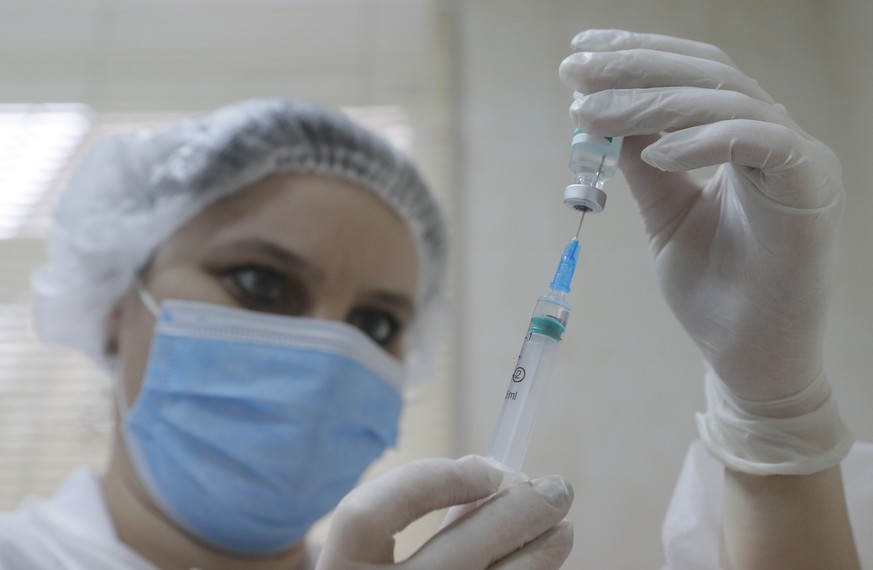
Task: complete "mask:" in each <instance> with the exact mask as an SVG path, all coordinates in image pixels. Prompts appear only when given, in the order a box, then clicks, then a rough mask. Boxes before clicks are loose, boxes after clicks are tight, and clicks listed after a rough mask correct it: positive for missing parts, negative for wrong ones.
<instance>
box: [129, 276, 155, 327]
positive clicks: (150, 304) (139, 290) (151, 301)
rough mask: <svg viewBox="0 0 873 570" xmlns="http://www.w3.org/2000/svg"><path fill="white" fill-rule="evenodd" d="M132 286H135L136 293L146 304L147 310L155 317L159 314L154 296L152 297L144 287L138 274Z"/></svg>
mask: <svg viewBox="0 0 873 570" xmlns="http://www.w3.org/2000/svg"><path fill="white" fill-rule="evenodd" d="M133 286H134V287H135V288H136V294H137V295H139V299H140V301H142V304H143V305H145V306H146V309H148V310H149V312H150V313H151V314H152V316H153V317H155V318H157V317H158V315H159V314H161V308H160V307H158V303H157V302H156V301H155V298H154V297H152V294H151V293H149V290H148V289H146V287H145V283H143V282H142V279H141V278H140V277H139V276H138V275H137V277H136V280H135V281H134V284H133Z"/></svg>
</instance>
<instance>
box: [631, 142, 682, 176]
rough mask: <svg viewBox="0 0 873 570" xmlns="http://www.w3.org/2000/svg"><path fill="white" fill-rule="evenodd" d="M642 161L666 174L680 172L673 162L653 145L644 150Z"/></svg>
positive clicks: (641, 156)
mask: <svg viewBox="0 0 873 570" xmlns="http://www.w3.org/2000/svg"><path fill="white" fill-rule="evenodd" d="M640 159H641V160H642V161H643V162H645V163H646V164H648V165H649V166H651V167H654V168H657V169H658V170H662V171H664V172H674V171H676V170H679V169H678V168H677V167H676V164H675V163H674V162H673V160H672V159H671V158H670V157H669V156H668V155H667V154H666V153H665V152H664V151H663V150H661V149H660V148H658V147H656V146H654V145H652V146H648V147H646V148H644V149H643V151H642V152H641V153H640Z"/></svg>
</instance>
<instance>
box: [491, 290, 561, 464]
mask: <svg viewBox="0 0 873 570" xmlns="http://www.w3.org/2000/svg"><path fill="white" fill-rule="evenodd" d="M569 317H570V306H569V305H568V304H567V303H566V301H565V300H564V295H563V294H560V293H556V292H555V291H552V292H550V293H549V294H548V295H545V296H543V297H540V298H539V299H538V301H537V305H536V309H535V310H534V315H533V318H532V319H531V322H530V326H529V327H528V332H527V336H526V337H525V339H524V342H523V343H522V345H521V352H520V353H519V355H518V361H517V362H516V364H515V370H513V373H512V378H511V379H510V381H509V387H508V388H507V390H506V394H505V396H504V399H503V408H502V409H501V411H500V417H499V419H498V420H497V427H496V428H495V429H494V435H493V436H492V438H491V444H490V445H489V446H488V457H490V458H492V459H495V460H497V461H498V462H500V463H502V464H503V465H505V466H506V467H509V468H510V469H512V470H515V471H519V472H521V471H522V465H523V464H524V456H525V454H526V453H527V448H528V445H529V444H530V439H531V435H532V434H533V427H534V423H535V422H536V418H537V410H538V408H539V404H540V401H541V400H542V397H543V394H545V392H546V389H547V387H548V383H549V379H550V378H551V375H552V368H553V366H554V364H555V357H556V356H557V354H558V346H560V344H561V335H562V334H563V332H564V328H565V327H566V325H567V319H568V318H569Z"/></svg>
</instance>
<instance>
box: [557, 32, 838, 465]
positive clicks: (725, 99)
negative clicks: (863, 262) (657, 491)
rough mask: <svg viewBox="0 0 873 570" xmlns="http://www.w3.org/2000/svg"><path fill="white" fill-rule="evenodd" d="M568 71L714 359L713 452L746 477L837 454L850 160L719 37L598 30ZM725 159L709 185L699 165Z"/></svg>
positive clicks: (710, 366)
mask: <svg viewBox="0 0 873 570" xmlns="http://www.w3.org/2000/svg"><path fill="white" fill-rule="evenodd" d="M572 46H573V50H574V51H575V52H577V53H574V54H573V55H571V56H569V57H567V58H566V59H565V60H564V61H563V63H562V64H561V67H560V75H561V78H562V79H563V80H564V82H565V83H567V84H568V85H569V86H570V87H572V88H573V89H574V90H576V91H578V92H581V93H585V94H586V95H585V96H582V95H579V97H578V99H577V100H576V101H574V102H573V104H572V106H571V108H570V114H571V117H572V118H573V120H574V121H575V123H576V125H577V126H578V127H579V128H580V129H582V130H584V131H586V132H590V133H593V134H600V135H607V136H625V137H626V138H625V141H624V147H623V150H622V156H621V161H620V167H621V169H622V170H623V172H624V174H625V177H626V178H627V180H628V182H629V184H630V186H631V189H632V191H633V195H634V197H635V198H636V200H637V201H638V203H639V207H640V211H641V213H642V216H643V220H644V223H645V227H646V232H647V234H648V236H649V241H650V251H651V255H652V259H653V262H654V267H655V272H656V275H657V279H658V281H659V284H660V287H661V289H662V291H663V293H664V296H665V297H666V299H667V302H668V304H669V305H670V307H671V309H672V310H673V312H674V313H675V315H676V316H677V318H678V319H679V321H680V322H681V323H682V325H683V326H684V327H685V329H686V330H687V331H688V333H689V334H690V335H691V337H692V338H693V339H694V341H695V343H696V344H697V346H698V347H699V348H700V350H701V351H702V353H703V356H704V359H705V362H706V365H707V385H706V388H707V401H708V407H709V409H708V412H707V413H706V414H704V415H701V416H699V417H698V427H699V429H700V432H701V436H702V438H703V439H704V441H705V442H706V443H707V445H708V447H709V449H710V451H712V452H713V453H714V454H715V455H716V456H718V457H719V458H720V459H721V460H722V461H724V462H725V463H726V464H727V465H728V466H730V467H732V468H734V469H738V470H741V471H746V472H749V473H757V474H769V473H784V474H800V473H810V472H815V471H818V470H821V469H824V468H826V467H829V466H831V465H834V464H835V463H837V462H839V460H840V459H842V457H843V456H844V455H845V454H846V453H847V452H848V448H849V445H850V444H851V439H850V437H849V436H848V434H847V432H846V430H845V428H844V427H843V425H842V423H841V422H840V421H839V416H838V414H837V411H836V408H835V405H834V404H833V401H832V399H831V393H830V387H829V385H828V383H827V381H826V379H825V376H824V370H823V357H822V353H823V336H824V330H825V318H826V300H827V297H828V282H829V270H830V265H829V264H830V253H831V249H832V243H833V239H834V233H835V232H834V231H835V228H836V225H837V220H838V217H839V213H840V209H841V206H842V202H843V193H844V191H843V187H842V184H841V182H840V165H839V162H838V161H837V159H836V157H835V156H834V154H833V153H832V152H831V151H830V149H828V148H827V147H826V146H825V145H824V144H822V143H821V142H819V141H818V140H816V139H814V138H813V137H811V136H810V135H809V134H807V133H805V132H804V131H803V130H802V129H801V128H800V127H799V126H798V125H797V124H796V123H795V122H794V121H793V120H792V119H791V117H789V116H788V114H787V113H786V110H785V108H784V107H783V106H781V105H778V104H776V103H774V101H773V99H771V98H770V96H769V95H767V93H765V92H764V91H763V90H762V89H761V87H760V86H759V85H758V83H757V82H756V81H754V80H753V79H750V78H749V77H747V76H746V75H744V74H743V73H742V72H741V71H739V70H738V69H737V68H736V66H735V65H734V63H733V62H732V61H731V60H730V58H728V57H727V56H726V55H725V54H724V53H723V52H722V51H721V50H719V49H718V48H716V47H714V46H710V45H706V44H701V43H698V42H693V41H690V40H683V39H677V38H671V37H667V36H659V35H649V34H635V33H631V32H624V31H617V30H589V31H586V32H582V33H581V34H579V35H577V36H576V37H575V38H574V39H573V42H572ZM713 165H721V166H719V168H718V169H717V171H716V172H715V174H714V175H713V176H712V177H711V178H709V179H708V180H700V179H699V178H696V177H694V176H692V175H690V174H689V173H688V172H687V171H690V170H693V169H697V168H701V167H707V166H713Z"/></svg>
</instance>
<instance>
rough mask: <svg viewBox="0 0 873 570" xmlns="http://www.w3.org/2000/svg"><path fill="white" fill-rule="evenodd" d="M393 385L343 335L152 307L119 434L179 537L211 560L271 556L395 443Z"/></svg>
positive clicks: (348, 334) (257, 317) (362, 339)
mask: <svg viewBox="0 0 873 570" xmlns="http://www.w3.org/2000/svg"><path fill="white" fill-rule="evenodd" d="M147 295H148V294H147V293H145V295H144V297H145V298H144V300H146V301H147V304H151V305H152V307H154V301H153V300H151V298H150V297H148V296H147ZM149 302H150V303H149ZM402 377H403V369H402V366H401V365H400V363H399V362H398V361H396V360H395V359H393V358H392V357H391V356H389V355H388V354H387V353H386V352H384V351H383V350H382V349H380V348H379V347H378V346H377V345H376V344H375V343H374V342H373V341H372V340H371V339H369V338H368V337H367V336H366V335H364V333H362V332H361V331H359V330H358V329H356V328H354V327H352V326H350V325H347V324H345V323H340V322H334V321H325V320H321V319H305V318H297V317H285V316H277V315H269V314H264V313H256V312H252V311H245V310H241V309H232V308H227V307H223V306H219V305H211V304H205V303H196V302H189V301H166V302H164V303H163V304H162V306H161V309H160V312H159V313H158V316H157V322H156V325H155V333H154V339H153V341H152V346H151V353H150V356H149V363H148V367H147V370H146V373H145V377H144V379H143V384H142V388H141V391H140V394H139V397H138V398H137V400H136V403H135V404H134V406H133V407H132V409H131V410H130V412H129V413H128V414H127V415H126V417H125V419H124V424H123V434H124V437H125V441H126V445H127V447H128V452H129V454H130V456H131V458H132V461H133V465H134V468H135V469H136V472H137V474H138V475H139V477H140V479H141V480H142V482H143V484H144V485H145V487H146V489H147V490H148V492H149V494H150V495H151V497H152V499H153V500H154V501H155V502H156V503H157V505H158V506H159V507H160V508H161V509H162V510H163V511H164V512H165V513H166V514H167V515H169V516H170V517H171V518H172V519H173V520H174V521H176V522H177V523H178V524H179V525H181V526H182V527H183V528H185V529H187V530H188V531H189V532H191V533H193V534H194V535H196V536H198V537H199V538H200V539H202V540H203V541H205V542H207V543H209V544H212V545H214V546H215V547H218V548H220V549H223V550H229V551H234V552H238V553H243V554H268V553H275V552H279V551H282V550H285V549H287V548H290V547H292V546H293V545H295V544H296V543H297V542H299V541H300V540H301V538H302V537H303V535H304V534H305V533H306V532H307V530H308V529H309V528H310V527H311V526H312V525H313V523H315V522H316V521H317V520H318V519H319V518H321V517H322V516H323V515H324V514H326V513H327V512H328V511H330V510H331V509H333V508H334V507H335V506H336V505H337V503H338V502H339V501H340V499H341V498H342V497H343V496H344V495H345V494H346V493H348V492H349V490H351V488H352V487H353V486H354V485H355V484H356V482H357V481H358V479H359V478H360V476H361V474H362V473H363V472H364V470H365V469H366V468H367V467H368V466H369V465H370V464H371V463H372V462H373V461H374V460H375V459H376V458H378V457H379V456H380V455H381V454H382V452H383V451H384V450H385V448H386V447H389V446H393V445H394V444H395V443H396V440H397V425H398V419H399V416H400V412H401V407H402V398H401V394H400V382H401V380H402Z"/></svg>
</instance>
